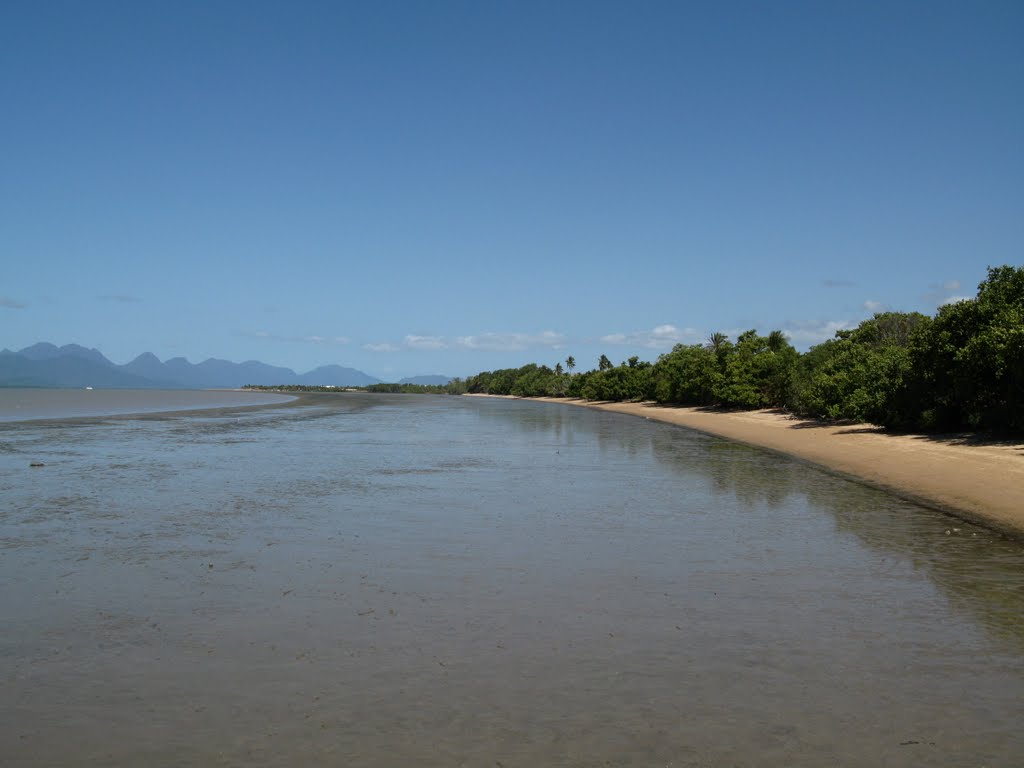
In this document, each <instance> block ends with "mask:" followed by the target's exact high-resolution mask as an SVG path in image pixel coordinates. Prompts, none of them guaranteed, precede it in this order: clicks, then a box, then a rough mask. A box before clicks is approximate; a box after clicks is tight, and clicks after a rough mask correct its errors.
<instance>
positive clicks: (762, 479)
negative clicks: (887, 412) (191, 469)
mask: <svg viewBox="0 0 1024 768" xmlns="http://www.w3.org/2000/svg"><path fill="white" fill-rule="evenodd" d="M515 405H518V407H519V408H528V409H530V413H529V416H528V417H527V418H524V419H520V418H518V414H517V413H516V410H515V409H514V408H513V407H511V406H509V405H505V407H499V408H488V409H485V410H484V412H483V417H484V418H487V419H493V420H498V421H501V422H502V424H503V425H504V427H505V428H511V429H517V430H520V431H524V432H527V433H529V434H530V435H532V436H538V435H542V434H543V433H545V432H548V433H550V434H551V435H552V436H554V437H555V438H560V436H561V435H562V434H563V433H565V432H566V431H567V430H568V431H569V432H570V433H572V434H580V435H587V436H588V437H592V438H593V439H595V440H596V441H597V442H598V443H599V444H600V445H602V446H605V447H607V448H614V449H616V450H618V451H624V452H625V453H626V454H627V455H629V456H630V457H631V458H636V457H638V456H641V455H647V454H649V455H651V456H653V457H654V458H655V459H656V460H657V461H658V462H660V463H661V464H663V465H665V466H667V467H670V468H671V469H672V471H673V472H676V473H679V474H682V475H686V476H690V477H697V478H702V479H703V480H704V481H705V482H706V483H707V487H708V488H709V489H710V490H711V491H712V493H714V494H715V495H716V496H728V497H730V498H731V499H734V500H735V501H736V503H737V504H738V505H739V506H740V507H741V508H742V509H746V510H748V511H753V510H757V509H762V508H767V509H770V510H775V511H780V510H783V509H785V508H788V507H792V506H794V505H804V504H806V505H808V506H810V507H812V508H813V509H815V510H819V511H820V512H822V513H825V514H827V515H829V517H830V518H831V519H832V521H833V522H834V524H835V530H836V531H837V532H838V533H840V534H845V533H848V534H852V535H854V536H856V537H857V540H858V541H859V542H861V543H862V544H864V545H866V546H868V547H870V548H871V549H873V550H875V551H878V552H881V553H884V554H886V555H891V556H893V557H895V558H898V559H899V560H900V561H901V562H904V563H906V564H907V565H908V566H909V567H911V568H912V569H914V570H915V571H916V572H919V573H923V574H926V575H927V576H928V578H929V579H930V580H931V581H932V582H933V583H934V584H935V586H937V587H939V588H940V589H941V590H942V591H943V593H944V594H945V595H946V597H947V598H948V599H949V600H950V602H951V604H952V605H953V606H955V609H956V610H958V611H967V612H969V613H970V614H971V615H973V616H974V617H975V618H976V619H977V620H978V621H979V622H981V624H982V625H984V626H985V627H986V628H987V629H988V630H989V631H991V632H992V633H993V635H994V636H996V637H998V638H999V639H1000V640H1001V641H1004V642H1009V643H1011V644H1012V645H1013V646H1014V647H1015V648H1016V649H1017V651H1018V652H1024V546H1022V545H1021V544H1020V543H1019V542H1016V541H1013V540H1010V539H1007V538H1006V537H1004V536H1002V535H1000V534H998V533H996V532H993V531H990V530H987V529H984V528H981V527H979V526H976V525H972V524H971V523H967V522H963V521H960V520H958V519H956V518H953V517H951V516H949V515H947V514H944V513H942V512H938V511H936V510H931V509H928V508H925V507H922V506H920V505H918V504H914V503H912V502H909V501H905V500H903V499H900V498H898V497H895V496H893V495H892V494H889V493H886V492H884V491H881V490H878V489H874V488H871V487H867V486H864V485H861V484H859V483H856V482H853V481H850V480H847V479H845V478H841V477H837V476H833V475H830V474H828V473H826V472H825V471H823V470H820V469H817V468H814V467H811V466H809V465H808V464H806V463H804V462H801V461H799V460H797V459H792V458H789V457H786V456H782V455H779V454H776V453H773V452H771V451H765V450H761V449H758V448H753V447H750V446H746V445H742V444H739V443H733V442H729V441H726V440H722V439H719V438H716V437H712V436H709V435H705V434H703V433H699V432H695V431H692V430H687V429H683V428H680V427H675V426H673V425H667V424H662V423H657V422H653V421H650V420H640V419H637V418H636V417H634V416H628V415H623V414H609V413H601V412H594V411H587V412H586V414H587V415H585V416H582V417H580V418H573V417H574V416H577V415H578V414H576V413H574V412H575V411H576V410H579V409H575V408H572V407H571V406H563V405H560V404H533V403H525V402H524V403H517V404H515ZM531 406H532V408H531ZM793 535H796V536H799V535H800V532H799V531H793Z"/></svg>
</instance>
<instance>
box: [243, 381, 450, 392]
mask: <svg viewBox="0 0 1024 768" xmlns="http://www.w3.org/2000/svg"><path fill="white" fill-rule="evenodd" d="M242 388H243V389H257V390H262V391H266V392H375V393H378V394H379V393H384V394H403V395H406V394H412V395H461V394H464V393H465V392H466V383H465V381H463V380H462V379H452V380H451V381H449V382H448V383H447V384H385V383H382V384H367V385H366V386H362V387H334V386H317V385H312V384H277V385H274V386H266V385H262V384H246V385H245V386H244V387H242Z"/></svg>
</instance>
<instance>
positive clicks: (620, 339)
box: [601, 324, 702, 349]
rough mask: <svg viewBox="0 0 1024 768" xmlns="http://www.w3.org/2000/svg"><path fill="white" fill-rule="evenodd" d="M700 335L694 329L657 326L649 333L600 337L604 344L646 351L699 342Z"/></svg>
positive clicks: (615, 334)
mask: <svg viewBox="0 0 1024 768" xmlns="http://www.w3.org/2000/svg"><path fill="white" fill-rule="evenodd" d="M701 338H702V334H701V332H700V331H698V330H696V329H694V328H677V327H676V326H674V325H669V324H665V325H658V326H655V327H654V328H653V329H651V330H649V331H633V332H632V333H609V334H608V335H607V336H602V337H601V341H603V342H604V343H605V344H628V345H630V346H634V347H646V348H648V349H670V348H671V347H674V346H675V345H676V344H684V343H687V342H689V343H694V342H697V341H700V339H701Z"/></svg>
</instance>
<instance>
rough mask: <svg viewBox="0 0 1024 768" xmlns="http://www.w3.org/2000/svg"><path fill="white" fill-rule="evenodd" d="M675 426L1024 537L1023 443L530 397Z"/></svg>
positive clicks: (775, 415) (787, 417) (772, 414)
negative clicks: (799, 462) (809, 465)
mask: <svg viewBox="0 0 1024 768" xmlns="http://www.w3.org/2000/svg"><path fill="white" fill-rule="evenodd" d="M529 399H532V400H539V401H543V402H552V403H564V404H567V405H576V406H583V407H586V408H595V409H597V410H601V411H610V412H613V413H623V414H629V415H632V416H639V417H642V418H647V419H653V420H655V421H663V422H667V423H669V424H676V425H678V426H681V427H686V428H688V429H695V430H698V431H700V432H704V433H707V434H710V435H715V436H717V437H722V438H726V439H728V440H733V441H736V442H741V443H746V444H748V445H754V446H757V447H760V448H767V449H769V450H773V451H777V452H779V453H784V454H786V455H789V456H793V457H796V458H798V459H801V460H803V461H807V462H809V463H812V464H815V465H817V466H819V467H822V468H825V469H827V470H829V471H832V472H835V473H838V474H842V475H845V476H847V477H850V478H853V479H856V480H859V481H861V482H866V483H868V484H870V485H873V486H876V487H880V488H884V489H886V490H887V491H889V492H891V493H893V494H895V495H897V496H900V497H902V498H906V499H910V500H912V501H915V502H917V503H919V504H923V505H925V506H928V507H931V508H933V509H938V510H941V511H943V512H946V513H948V514H951V515H953V516H955V517H958V518H961V519H964V520H969V521H971V522H974V523H978V524H980V525H984V526H986V527H988V528H992V529H995V530H998V531H1000V532H1002V533H1004V534H1006V535H1008V536H1012V537H1013V538H1017V539H1024V441H1021V440H997V439H992V438H985V437H979V436H976V435H969V434H964V435H920V434H893V433H890V432H886V431H885V430H883V429H881V428H879V427H875V426H873V425H870V424H850V423H845V424H836V423H834V422H822V421H816V420H813V419H804V418H800V417H797V416H793V415H792V414H789V413H786V412H784V411H780V410H773V409H772V410H758V411H734V410H723V409H716V408H689V407H675V406H669V405H658V404H657V403H607V402H591V401H587V400H575V399H567V398H529Z"/></svg>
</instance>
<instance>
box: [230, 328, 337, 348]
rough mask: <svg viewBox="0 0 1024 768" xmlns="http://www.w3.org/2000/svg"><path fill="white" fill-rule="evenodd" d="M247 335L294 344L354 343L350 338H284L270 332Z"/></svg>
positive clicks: (314, 336)
mask: <svg viewBox="0 0 1024 768" xmlns="http://www.w3.org/2000/svg"><path fill="white" fill-rule="evenodd" d="M246 335H249V336H255V337H256V338H257V339H267V340H268V341H285V342H289V343H292V344H328V345H344V344H351V343H352V339H350V338H349V337H348V336H317V335H310V336H283V335H280V334H277V333H271V332H270V331H256V332H255V333H251V334H246Z"/></svg>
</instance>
